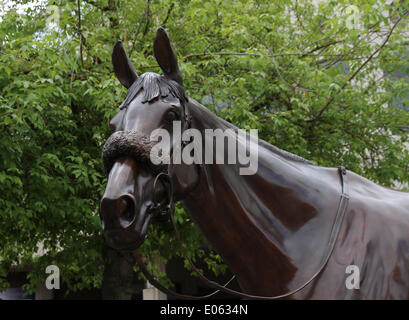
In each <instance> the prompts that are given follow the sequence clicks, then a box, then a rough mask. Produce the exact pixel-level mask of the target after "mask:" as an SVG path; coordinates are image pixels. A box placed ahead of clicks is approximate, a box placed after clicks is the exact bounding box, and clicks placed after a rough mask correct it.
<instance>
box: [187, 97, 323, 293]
mask: <svg viewBox="0 0 409 320" xmlns="http://www.w3.org/2000/svg"><path fill="white" fill-rule="evenodd" d="M190 110H191V113H192V114H193V124H194V127H195V128H196V129H198V130H200V131H202V132H203V131H204V130H205V129H216V128H219V129H225V128H227V127H231V128H234V127H233V126H232V125H230V124H227V123H226V122H225V121H223V120H221V119H219V118H217V117H216V116H215V115H213V114H211V113H210V112H209V111H207V109H205V108H204V107H202V106H200V105H198V104H194V105H193V106H190ZM272 148H273V149H272ZM278 150H279V149H278ZM213 163H214V162H213ZM312 170H313V166H312V165H310V164H307V163H303V162H302V161H291V160H288V159H285V158H284V157H283V155H280V154H278V153H275V152H274V147H272V146H269V145H268V144H266V143H265V142H262V141H261V143H260V144H259V155H258V171H257V173H256V174H254V175H248V176H242V175H240V173H239V167H238V165H231V164H208V165H204V166H203V167H202V175H201V176H202V178H201V182H200V183H199V186H198V187H197V188H196V189H195V190H194V191H193V192H192V193H191V194H190V195H189V197H188V198H187V199H186V201H185V205H186V207H187V209H188V211H189V212H190V213H191V215H192V217H193V219H194V220H195V221H196V223H197V224H198V226H199V228H200V229H201V230H202V232H203V233H204V234H205V236H206V237H207V238H208V240H209V241H210V242H211V243H212V245H213V246H214V248H215V249H216V250H217V251H218V252H219V253H220V254H221V255H222V257H223V258H224V260H225V262H226V263H227V264H228V265H229V267H230V268H231V269H232V270H233V272H234V273H235V274H236V275H237V276H238V278H239V279H240V281H241V283H242V285H243V287H245V288H246V289H247V290H249V291H253V292H256V293H258V294H276V293H282V292H283V291H285V290H286V289H287V288H288V286H290V283H291V282H292V281H294V280H295V279H296V278H297V272H298V270H299V269H300V268H301V267H302V266H301V265H302V262H301V261H299V259H297V257H303V256H304V255H303V252H302V250H303V247H302V245H301V246H298V245H297V239H298V237H297V234H298V233H300V234H302V231H300V230H302V229H303V228H304V227H307V229H308V224H309V223H310V221H314V222H315V224H317V222H319V221H322V219H320V214H319V213H320V212H319V211H320V210H319V207H320V204H319V197H317V195H315V194H314V192H311V189H313V190H314V189H316V188H319V187H320V182H319V181H318V180H317V178H316V177H315V178H314V176H315V175H314V174H313V173H311V172H312ZM307 177H308V178H307ZM321 187H322V186H321ZM321 196H322V194H321ZM313 218H314V219H313ZM323 224H324V225H326V224H327V223H326V222H323ZM299 231H300V232H299ZM298 242H299V241H298ZM248 261H252V262H251V263H249V262H248ZM306 261H308V259H306ZM263 274H264V276H265V277H269V278H270V285H269V287H268V288H264V289H262V288H259V287H257V285H255V284H254V283H255V282H254V279H260V277H261V278H262V276H263ZM272 274H275V275H276V279H271V275H272ZM301 278H302V276H301ZM263 290H265V292H263Z"/></svg>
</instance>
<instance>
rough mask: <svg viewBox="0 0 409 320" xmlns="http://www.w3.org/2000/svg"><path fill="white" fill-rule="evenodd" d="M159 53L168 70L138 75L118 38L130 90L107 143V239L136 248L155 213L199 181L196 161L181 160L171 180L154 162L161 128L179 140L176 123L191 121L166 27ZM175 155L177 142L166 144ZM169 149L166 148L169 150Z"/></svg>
mask: <svg viewBox="0 0 409 320" xmlns="http://www.w3.org/2000/svg"><path fill="white" fill-rule="evenodd" d="M154 55H155V58H156V60H157V62H158V64H159V66H160V68H161V69H162V71H163V75H159V74H156V73H151V72H148V73H145V74H142V75H140V76H138V75H137V73H136V71H135V67H134V66H133V64H132V62H131V61H130V59H129V58H128V56H127V55H126V53H125V50H124V48H123V46H122V43H121V42H120V41H118V42H117V43H116V45H115V47H114V50H113V54H112V63H113V67H114V72H115V75H116V77H117V78H118V80H119V81H120V82H121V84H122V85H123V86H125V87H126V88H127V89H128V92H127V94H126V97H125V100H124V101H123V103H122V104H121V106H120V111H119V112H118V114H117V115H116V116H115V117H114V118H113V119H112V120H111V122H110V127H111V129H112V130H113V134H112V135H111V136H110V137H109V138H108V140H107V141H106V143H105V146H104V149H103V152H102V160H103V165H104V170H105V173H106V175H107V176H108V182H107V186H106V190H105V193H104V195H103V198H102V200H101V210H100V218H101V222H102V228H103V230H104V236H105V239H106V241H107V243H108V244H109V245H110V246H111V247H113V248H115V249H118V250H134V249H136V248H138V247H139V246H140V245H141V244H142V243H143V241H144V240H145V238H146V234H147V229H148V226H149V223H150V221H151V220H152V217H154V216H155V215H156V214H157V213H158V212H159V211H160V210H163V207H164V206H166V205H167V204H168V203H169V201H170V198H171V199H175V200H181V199H183V198H184V197H185V196H186V194H188V193H189V191H190V190H191V189H192V188H194V186H195V185H196V184H197V183H198V179H199V175H198V172H197V169H195V166H192V165H186V164H183V163H182V164H180V165H175V166H174V170H173V174H172V177H171V178H170V179H171V183H169V185H171V186H172V188H171V193H172V194H169V185H168V184H167V183H166V182H165V181H164V180H163V179H157V177H158V175H159V174H160V173H163V172H166V170H167V166H166V165H163V164H160V165H158V164H153V163H152V161H151V158H150V154H151V150H152V148H153V146H154V144H155V143H154V142H152V141H151V139H150V137H151V134H152V132H154V131H155V130H156V129H164V130H167V131H168V132H169V136H170V138H171V140H170V141H173V139H172V137H173V123H174V122H175V121H176V122H178V121H179V122H180V123H181V126H182V128H183V127H186V126H188V124H189V123H188V122H189V117H188V99H187V97H186V96H185V93H184V90H183V81H182V76H181V73H180V71H179V67H178V62H177V58H176V55H175V53H174V51H173V49H172V47H171V44H170V40H169V37H168V35H167V33H166V31H165V30H164V29H163V28H160V29H159V30H158V31H157V34H156V36H155V39H154ZM164 149H167V150H168V152H169V154H170V152H171V151H172V149H173V145H172V144H171V143H169V144H168V146H165V147H164ZM165 151H166V150H165Z"/></svg>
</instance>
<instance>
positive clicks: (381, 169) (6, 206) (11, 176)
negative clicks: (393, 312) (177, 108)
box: [0, 0, 409, 290]
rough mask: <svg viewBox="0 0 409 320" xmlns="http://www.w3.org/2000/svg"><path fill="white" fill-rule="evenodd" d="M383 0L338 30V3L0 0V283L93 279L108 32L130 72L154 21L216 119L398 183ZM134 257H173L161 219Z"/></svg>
mask: <svg viewBox="0 0 409 320" xmlns="http://www.w3.org/2000/svg"><path fill="white" fill-rule="evenodd" d="M389 3H390V1H385V0H381V1H379V0H376V1H375V0H364V1H359V2H357V3H356V5H355V6H356V8H357V9H358V15H357V17H358V19H357V20H353V23H351V21H352V20H351V16H350V13H348V12H349V11H348V10H347V8H348V7H350V6H351V4H350V1H344V0H340V1H317V2H316V4H314V2H312V1H309V0H300V1H293V0H277V1H274V2H271V1H267V0H259V1H257V0H253V1H251V0H243V1H221V0H209V1H199V0H181V1H164V0H147V1H142V0H128V1H125V0H76V1H63V0H44V1H27V0H26V1H13V3H12V4H11V2H9V1H6V2H5V3H4V4H3V8H2V9H1V7H0V10H2V11H1V23H0V46H1V47H0V92H1V96H0V131H1V136H0V150H1V152H0V208H1V209H0V243H1V247H0V279H4V277H5V276H6V275H7V273H8V271H9V270H10V268H11V267H12V266H14V265H30V266H31V267H32V270H31V271H30V273H29V276H30V284H29V285H28V286H27V289H28V290H33V288H35V286H36V285H38V284H39V283H42V282H43V281H44V279H45V274H44V270H45V267H46V266H47V265H49V264H55V265H58V266H59V267H60V271H61V274H62V276H63V279H62V280H63V281H64V282H65V283H66V285H67V286H68V288H69V289H70V290H77V289H81V288H90V287H99V286H100V285H101V281H102V271H103V264H101V261H102V257H101V251H102V248H103V246H104V243H103V239H102V234H101V226H100V221H99V216H98V210H99V200H100V198H101V196H102V194H103V191H104V186H105V184H106V178H105V177H104V176H103V173H102V168H101V161H100V153H101V149H102V146H103V143H104V141H105V140H106V138H107V137H108V136H109V135H110V130H109V126H108V123H109V119H111V118H112V117H113V116H114V115H115V114H116V113H117V111H118V108H117V107H118V106H119V105H120V103H121V102H122V99H123V98H124V96H125V92H126V91H125V89H124V88H122V87H121V85H120V84H119V82H118V81H117V80H116V78H115V76H114V74H113V71H112V65H111V52H112V48H113V45H114V43H115V41H116V40H118V39H121V40H123V42H124V45H125V48H126V51H127V53H128V55H129V56H130V58H131V60H132V61H133V62H134V64H135V67H136V70H137V71H138V73H140V74H141V73H144V72H146V71H153V72H159V70H160V69H159V67H158V65H157V63H156V61H155V59H154V57H153V52H152V42H153V37H154V34H155V32H156V30H157V28H158V27H160V26H164V27H165V28H166V29H167V31H168V33H169V35H170V38H171V41H172V44H173V47H174V49H175V50H176V52H177V56H178V58H179V66H180V69H181V72H182V74H183V77H184V85H185V90H186V92H187V93H188V95H189V96H190V97H192V98H194V99H196V100H198V101H201V102H202V103H203V104H204V105H205V106H206V107H208V108H209V109H210V110H212V111H213V112H215V113H216V114H217V115H219V116H220V117H222V118H224V119H226V120H228V121H231V122H232V123H234V124H235V125H237V126H238V127H240V128H243V129H250V128H253V129H258V130H259V136H260V137H261V138H263V139H264V140H266V141H268V142H270V143H272V144H274V145H276V146H277V147H279V148H283V149H285V150H288V151H290V152H293V153H296V154H298V155H300V156H303V157H305V158H308V159H310V160H312V161H314V162H315V163H316V164H318V165H322V166H332V167H334V166H338V165H341V164H342V165H344V166H346V167H347V168H348V169H350V170H353V171H355V172H357V173H359V174H361V175H364V176H365V177H368V178H369V179H372V180H374V181H376V182H378V183H380V184H383V185H385V186H394V185H397V184H398V185H406V183H407V182H408V181H409V173H408V163H409V162H408V160H409V159H408V151H407V149H406V146H405V144H406V142H407V128H408V120H409V119H408V113H407V112H406V108H407V107H406V106H407V105H408V98H409V94H408V93H409V92H408V90H409V87H408V83H407V68H408V67H407V66H408V58H409V57H408V51H407V41H408V38H407V33H408V25H407V21H406V20H407V18H406V15H405V14H406V11H405V5H404V4H403V3H401V2H398V1H395V2H394V5H391V4H389ZM16 4H23V5H26V7H27V5H28V7H29V9H26V10H20V9H19V6H18V5H16ZM50 8H51V9H50ZM402 75H403V76H402ZM176 218H177V221H178V224H179V226H180V228H181V233H182V237H183V239H185V243H186V245H187V249H188V251H189V253H190V254H191V255H195V256H196V257H205V258H206V261H207V262H208V264H209V267H210V268H211V269H212V270H213V271H214V272H215V273H217V272H221V271H223V269H224V268H225V266H223V264H221V263H220V262H221V261H220V257H219V256H218V255H215V254H212V255H206V254H205V252H204V251H203V250H202V249H198V248H199V245H202V246H203V243H204V239H203V237H202V236H201V234H200V233H199V232H198V231H197V229H196V228H195V227H194V225H193V223H192V221H191V220H190V219H189V215H188V214H187V213H186V212H185V211H184V210H183V208H181V207H178V210H177V215H176ZM39 246H41V247H42V249H43V252H44V254H42V255H38V254H37V253H38V250H39ZM142 250H143V251H144V252H145V253H146V254H147V255H148V256H149V257H150V258H151V259H153V258H154V257H156V259H158V256H159V257H160V258H159V259H160V261H162V262H166V261H167V260H168V259H170V258H171V257H172V256H175V255H180V251H179V250H178V248H177V244H176V242H175V239H174V237H173V235H172V232H170V230H168V229H166V228H165V227H163V226H161V225H153V226H152V227H151V229H150V231H149V238H148V240H147V241H146V243H145V244H144V246H143V248H142ZM0 281H1V280H0ZM1 285H2V286H7V283H6V282H5V281H4V280H3V281H2V282H1V283H0V286H1Z"/></svg>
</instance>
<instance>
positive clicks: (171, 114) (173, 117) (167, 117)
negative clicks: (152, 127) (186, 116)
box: [165, 111, 178, 122]
mask: <svg viewBox="0 0 409 320" xmlns="http://www.w3.org/2000/svg"><path fill="white" fill-rule="evenodd" d="M177 118H178V115H177V114H176V112H175V111H169V112H168V113H166V115H165V120H166V121H168V122H172V121H175V120H176V119H177Z"/></svg>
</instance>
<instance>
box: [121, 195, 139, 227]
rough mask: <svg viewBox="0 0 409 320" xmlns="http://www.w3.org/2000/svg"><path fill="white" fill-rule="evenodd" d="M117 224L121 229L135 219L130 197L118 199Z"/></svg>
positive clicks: (133, 206) (133, 205) (132, 202)
mask: <svg viewBox="0 0 409 320" xmlns="http://www.w3.org/2000/svg"><path fill="white" fill-rule="evenodd" d="M118 205H119V223H120V225H121V226H122V227H123V228H127V227H129V226H130V225H131V224H132V222H133V221H134V219H135V216H136V214H135V204H134V201H133V199H132V198H131V197H130V196H123V197H121V198H120V199H119V204H118Z"/></svg>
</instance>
